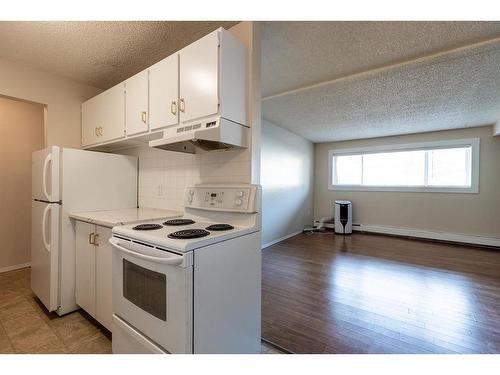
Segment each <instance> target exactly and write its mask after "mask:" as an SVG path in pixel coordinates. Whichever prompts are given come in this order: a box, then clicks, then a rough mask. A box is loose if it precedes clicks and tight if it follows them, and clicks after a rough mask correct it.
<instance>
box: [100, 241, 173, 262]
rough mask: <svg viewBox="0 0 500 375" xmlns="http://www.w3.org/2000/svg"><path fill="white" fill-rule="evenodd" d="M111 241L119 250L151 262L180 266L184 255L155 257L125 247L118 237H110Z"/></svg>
mask: <svg viewBox="0 0 500 375" xmlns="http://www.w3.org/2000/svg"><path fill="white" fill-rule="evenodd" d="M109 243H110V244H111V245H113V246H114V247H115V248H117V249H118V250H120V251H122V252H124V253H126V254H128V255H131V256H133V257H135V258H138V259H143V260H147V261H150V262H154V263H161V264H168V265H172V266H178V265H180V264H181V263H182V259H183V258H182V256H180V255H172V256H171V257H168V258H161V257H154V256H151V255H145V254H141V253H138V252H137V251H134V250H130V249H127V248H126V247H123V246H121V243H122V242H121V241H119V240H117V239H116V238H113V237H111V238H110V239H109ZM133 245H134V246H137V247H138V248H139V247H140V246H141V245H139V244H135V243H134V244H133Z"/></svg>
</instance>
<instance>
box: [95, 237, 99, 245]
mask: <svg viewBox="0 0 500 375" xmlns="http://www.w3.org/2000/svg"><path fill="white" fill-rule="evenodd" d="M94 246H99V234H96V235H95V236H94Z"/></svg>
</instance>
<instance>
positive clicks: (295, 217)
mask: <svg viewBox="0 0 500 375" xmlns="http://www.w3.org/2000/svg"><path fill="white" fill-rule="evenodd" d="M313 162H314V146H313V144H312V143H311V142H309V141H308V140H306V139H304V138H302V137H300V136H298V135H296V134H293V133H291V132H289V131H288V130H285V129H283V128H281V127H279V126H277V125H274V124H272V123H270V122H268V121H265V120H263V121H262V139H261V184H262V243H263V245H264V246H266V245H268V244H271V243H273V242H275V241H277V240H279V239H280V238H284V237H287V236H289V235H291V234H293V233H296V232H299V231H301V230H302V229H303V228H304V226H307V225H311V224H312V220H313V215H312V211H313Z"/></svg>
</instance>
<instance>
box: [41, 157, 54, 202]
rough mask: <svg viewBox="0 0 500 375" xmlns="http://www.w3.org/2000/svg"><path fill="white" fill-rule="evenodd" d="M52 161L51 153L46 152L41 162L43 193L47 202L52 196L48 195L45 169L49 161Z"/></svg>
mask: <svg viewBox="0 0 500 375" xmlns="http://www.w3.org/2000/svg"><path fill="white" fill-rule="evenodd" d="M51 161H52V154H48V155H47V157H46V158H45V161H44V163H43V172H42V173H43V176H42V178H43V183H42V185H43V193H44V194H45V197H46V198H47V200H48V201H49V202H51V201H52V197H51V196H50V195H49V192H48V190H47V169H48V167H49V163H50V162H51Z"/></svg>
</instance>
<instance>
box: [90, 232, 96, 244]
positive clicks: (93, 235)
mask: <svg viewBox="0 0 500 375" xmlns="http://www.w3.org/2000/svg"><path fill="white" fill-rule="evenodd" d="M94 241H95V233H90V234H89V244H91V245H94Z"/></svg>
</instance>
